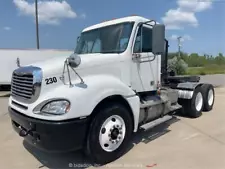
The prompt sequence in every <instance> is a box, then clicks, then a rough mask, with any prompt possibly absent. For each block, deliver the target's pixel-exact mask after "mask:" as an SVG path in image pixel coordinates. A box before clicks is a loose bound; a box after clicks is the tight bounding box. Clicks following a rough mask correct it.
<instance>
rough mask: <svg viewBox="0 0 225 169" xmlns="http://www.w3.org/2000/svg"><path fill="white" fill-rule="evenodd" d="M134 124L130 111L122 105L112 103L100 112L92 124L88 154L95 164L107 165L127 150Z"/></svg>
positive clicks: (87, 148) (88, 138)
mask: <svg viewBox="0 0 225 169" xmlns="http://www.w3.org/2000/svg"><path fill="white" fill-rule="evenodd" d="M132 130H133V124H132V118H131V116H130V114H129V111H128V110H127V109H126V107H124V106H123V105H121V104H118V103H111V104H108V105H107V106H104V107H102V108H101V110H99V111H98V112H97V114H96V116H95V117H94V119H93V120H92V122H91V126H90V130H89V133H88V137H87V144H86V154H87V155H88V157H89V158H90V159H91V161H92V162H93V163H95V164H101V165H102V164H107V163H109V162H112V161H114V160H116V159H118V158H119V157H120V156H121V155H123V153H124V152H125V150H126V147H127V145H128V143H129V141H130V136H131V134H132Z"/></svg>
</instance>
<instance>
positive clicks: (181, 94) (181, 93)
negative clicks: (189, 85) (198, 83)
mask: <svg viewBox="0 0 225 169" xmlns="http://www.w3.org/2000/svg"><path fill="white" fill-rule="evenodd" d="M177 92H178V98H181V99H191V98H192V96H193V93H194V91H189V90H177Z"/></svg>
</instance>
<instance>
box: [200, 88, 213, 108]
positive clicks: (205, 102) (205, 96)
mask: <svg viewBox="0 0 225 169" xmlns="http://www.w3.org/2000/svg"><path fill="white" fill-rule="evenodd" d="M201 88H202V92H203V111H210V110H212V108H213V105H214V101H215V91H214V87H213V85H211V84H203V85H202V86H201ZM209 91H212V93H213V100H212V102H209V98H208V96H209V94H210V93H209Z"/></svg>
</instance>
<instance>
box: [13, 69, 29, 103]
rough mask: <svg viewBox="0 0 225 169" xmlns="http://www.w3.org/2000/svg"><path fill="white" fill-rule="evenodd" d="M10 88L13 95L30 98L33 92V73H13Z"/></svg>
mask: <svg viewBox="0 0 225 169" xmlns="http://www.w3.org/2000/svg"><path fill="white" fill-rule="evenodd" d="M11 90H12V95H13V96H19V97H22V98H25V99H31V97H32V93H33V75H26V74H25V75H18V74H16V73H13V76H12V86H11Z"/></svg>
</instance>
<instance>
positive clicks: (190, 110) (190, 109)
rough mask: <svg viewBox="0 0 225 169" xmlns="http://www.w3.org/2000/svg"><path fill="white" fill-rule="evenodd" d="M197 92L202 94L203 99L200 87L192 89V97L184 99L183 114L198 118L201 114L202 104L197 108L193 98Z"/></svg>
mask: <svg viewBox="0 0 225 169" xmlns="http://www.w3.org/2000/svg"><path fill="white" fill-rule="evenodd" d="M198 93H200V94H201V95H202V99H203V93H202V89H201V87H197V88H196V89H195V90H194V93H193V96H192V99H190V100H185V102H184V105H183V106H184V111H185V114H186V115H188V116H189V117H191V118H198V117H200V116H201V115H202V109H203V104H202V106H201V108H200V109H199V110H197V107H196V105H195V100H196V97H197V95H198Z"/></svg>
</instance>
